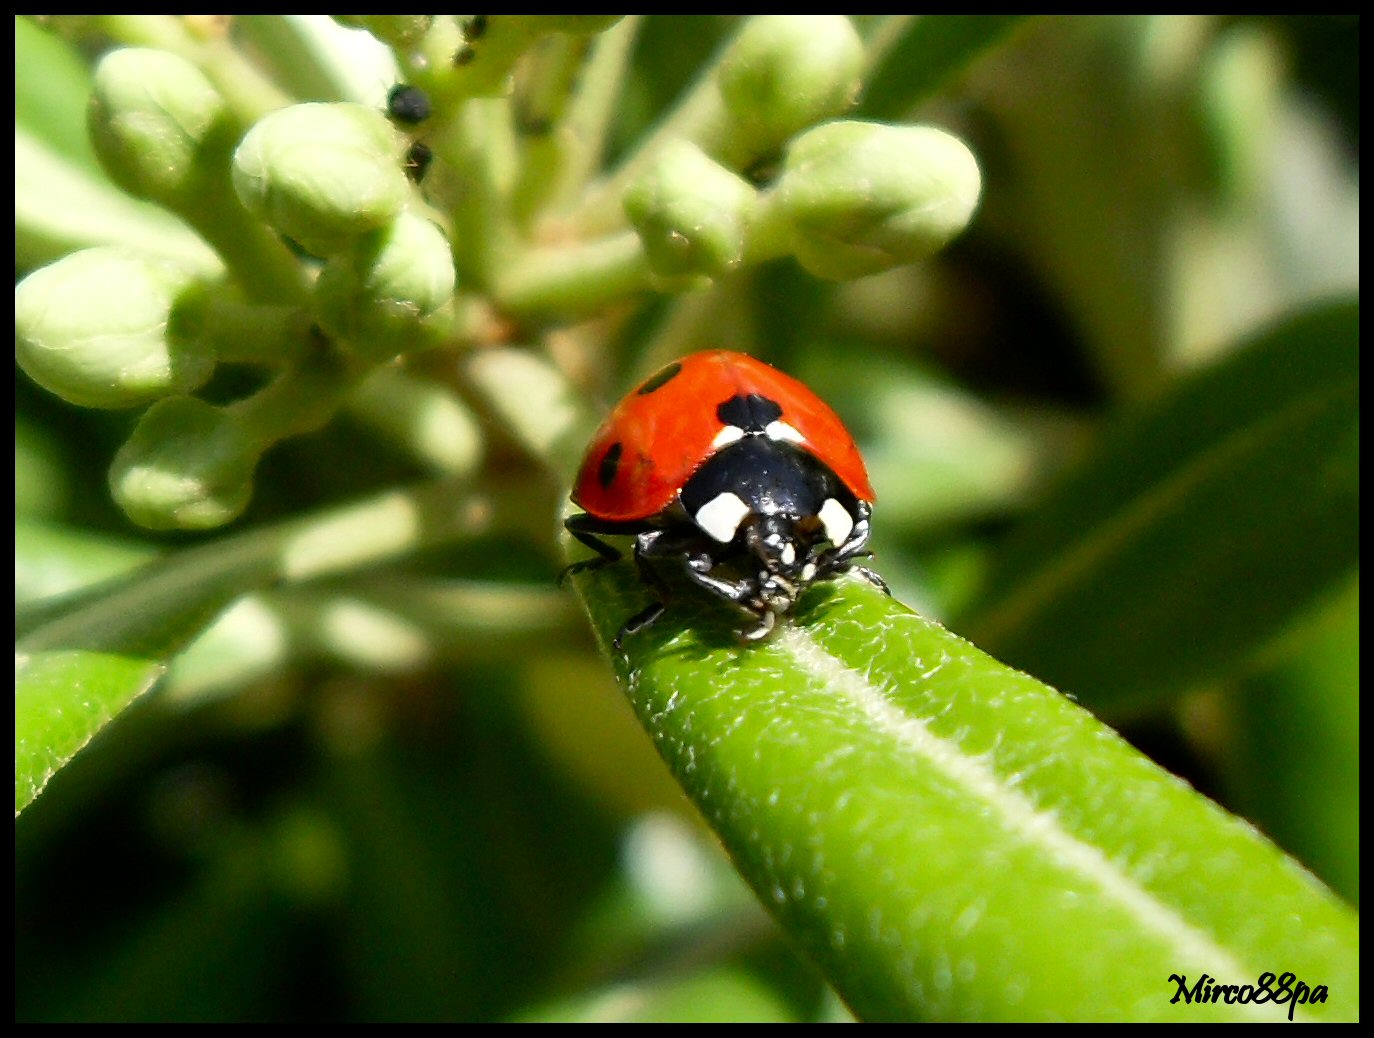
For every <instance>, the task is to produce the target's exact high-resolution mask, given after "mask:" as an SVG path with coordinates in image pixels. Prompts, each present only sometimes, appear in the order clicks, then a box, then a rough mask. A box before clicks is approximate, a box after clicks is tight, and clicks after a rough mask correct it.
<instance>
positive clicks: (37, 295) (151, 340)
mask: <svg viewBox="0 0 1374 1038" xmlns="http://www.w3.org/2000/svg"><path fill="white" fill-rule="evenodd" d="M201 277H203V275H199V274H197V273H195V272H192V271H190V270H188V269H186V268H184V267H182V266H179V265H177V264H175V263H172V262H169V261H167V260H164V259H156V258H153V257H150V256H144V255H141V254H139V253H135V252H132V251H131V250H128V249H124V248H121V247H119V246H114V245H104V246H99V247H97V248H94V249H84V250H82V251H81V252H74V253H72V254H71V255H69V256H65V257H63V258H62V259H60V260H58V261H57V262H56V263H53V264H51V265H49V266H47V267H43V268H42V269H40V270H36V271H34V272H33V273H32V274H30V275H29V276H28V277H26V278H25V279H24V280H23V281H21V282H20V283H19V285H18V286H17V287H16V288H15V290H14V332H15V335H14V339H15V359H16V360H17V361H18V363H19V366H20V367H21V368H23V369H24V371H25V373H26V374H28V376H29V377H30V378H31V379H33V380H34V381H35V382H37V383H38V384H39V385H40V386H42V387H43V388H44V389H46V390H48V391H49V392H51V393H54V394H56V395H57V396H60V397H61V398H62V399H63V400H66V401H68V402H69V403H73V404H77V405H79V406H81V407H110V408H117V407H135V406H137V405H139V404H145V403H148V402H149V401H152V400H156V399H158V398H159V397H163V396H168V395H171V394H173V393H188V392H190V391H191V390H193V389H195V388H196V387H198V386H200V385H201V384H203V383H204V382H205V380H206V379H208V378H209V377H210V375H211V373H212V372H213V371H214V368H215V357H214V354H213V352H212V351H211V350H210V349H209V347H207V346H206V345H204V344H203V343H200V342H197V341H193V340H191V339H190V338H188V337H187V336H186V335H185V334H183V333H182V331H181V329H182V328H184V327H187V326H188V322H187V321H186V320H185V316H186V313H187V311H190V310H194V308H195V306H196V304H197V303H198V300H199V297H200V295H201V292H202V291H203V282H202V281H201V280H200V279H201Z"/></svg>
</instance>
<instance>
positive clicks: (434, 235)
mask: <svg viewBox="0 0 1374 1038" xmlns="http://www.w3.org/2000/svg"><path fill="white" fill-rule="evenodd" d="M453 286H454V273H453V254H452V252H450V250H449V244H448V239H447V238H445V237H444V233H443V231H441V230H440V229H439V228H438V227H436V226H435V225H434V224H432V223H430V222H429V221H428V220H425V219H422V218H421V217H418V216H414V215H412V214H410V213H402V214H401V215H400V216H398V217H397V218H396V219H395V220H394V221H392V223H390V224H389V225H388V226H386V227H384V228H382V229H381V230H377V231H372V232H370V233H369V234H366V235H364V236H363V237H361V238H359V239H358V240H357V241H355V242H354V243H353V245H352V247H351V248H350V249H348V251H346V252H342V253H340V254H338V255H336V256H334V257H333V258H332V259H330V261H329V262H328V263H327V264H326V265H325V268H324V270H323V271H322V272H321V273H320V277H319V280H318V281H317V282H316V285H315V300H316V305H317V310H318V314H319V321H320V326H321V327H322V328H323V329H324V330H325V331H326V332H328V333H329V334H330V335H331V336H334V337H335V338H338V339H343V340H345V341H347V342H348V343H350V344H351V345H353V346H354V347H355V348H357V347H361V348H363V349H365V350H366V351H367V352H368V353H369V354H373V355H376V356H379V357H394V356H395V355H396V354H398V353H404V352H406V350H407V348H408V347H411V346H414V345H415V340H416V325H417V323H418V322H419V321H420V319H421V318H423V317H427V316H428V315H430V314H432V313H433V312H434V311H435V310H437V309H439V307H441V306H442V305H443V304H444V303H445V302H447V301H448V300H449V299H451V298H452V296H453Z"/></svg>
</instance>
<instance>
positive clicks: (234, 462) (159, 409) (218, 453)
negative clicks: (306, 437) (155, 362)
mask: <svg viewBox="0 0 1374 1038" xmlns="http://www.w3.org/2000/svg"><path fill="white" fill-rule="evenodd" d="M258 453H259V450H258V445H257V444H256V443H255V442H254V441H253V440H252V439H250V438H249V437H247V436H246V435H244V434H243V433H242V432H241V430H240V429H239V428H238V425H237V424H236V423H235V421H234V420H233V418H232V416H231V415H229V414H228V413H227V412H226V411H224V410H222V409H220V408H218V407H215V406H213V405H211V404H207V403H205V401H203V400H197V399H195V398H194V397H189V396H178V397H171V398H169V399H167V400H162V401H160V402H158V403H156V404H154V405H153V406H152V407H150V408H149V409H148V410H147V412H146V413H145V414H144V415H143V417H142V418H141V419H140V420H139V423H138V425H137V427H135V429H134V432H133V435H132V436H130V437H129V439H128V441H127V442H126V443H125V444H124V446H123V447H121V448H120V449H119V453H117V454H116V455H115V459H114V462H113V464H112V465H111V466H110V489H111V491H112V492H113V493H114V497H115V500H116V501H118V502H119V507H120V508H122V509H124V512H125V514H127V515H128V516H129V518H130V519H132V520H133V521H134V522H136V523H138V524H139V525H141V526H146V527H148V528H149V529H153V530H171V529H181V530H207V529H211V528H212V527H216V526H223V525H224V524H225V523H227V522H229V521H230V520H232V519H234V518H236V517H237V516H238V515H239V514H240V513H241V512H242V511H243V510H244V508H246V507H247V505H248V501H249V498H250V497H251V496H252V491H253V469H254V467H255V466H256V465H257V461H258Z"/></svg>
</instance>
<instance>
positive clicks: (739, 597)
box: [682, 552, 758, 613]
mask: <svg viewBox="0 0 1374 1038" xmlns="http://www.w3.org/2000/svg"><path fill="white" fill-rule="evenodd" d="M715 564H716V560H715V559H713V558H711V556H710V555H708V554H707V553H706V552H699V553H698V554H695V555H684V556H683V559H682V567H683V569H684V570H685V571H686V573H687V576H688V577H690V578H691V580H692V583H694V584H697V585H698V586H700V587H703V588H705V589H706V590H707V591H709V592H711V593H712V594H713V595H719V596H720V597H721V598H723V599H725V600H726V601H727V602H734V603H735V604H736V605H743V606H745V608H749V607H748V606H747V605H746V603H747V602H748V601H749V599H751V598H754V597H756V596H757V594H758V589H757V587H756V585H755V583H754V581H752V580H738V581H734V582H731V581H728V580H721V579H720V578H719V577H713V576H711V570H712V568H713V567H714V566H715ZM749 611H750V612H751V613H752V612H753V611H754V610H753V609H749Z"/></svg>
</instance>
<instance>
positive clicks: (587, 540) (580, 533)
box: [558, 512, 634, 585]
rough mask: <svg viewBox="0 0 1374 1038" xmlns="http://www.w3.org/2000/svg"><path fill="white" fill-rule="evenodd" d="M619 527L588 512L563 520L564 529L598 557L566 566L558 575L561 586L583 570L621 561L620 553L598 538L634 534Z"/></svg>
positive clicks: (580, 560)
mask: <svg viewBox="0 0 1374 1038" xmlns="http://www.w3.org/2000/svg"><path fill="white" fill-rule="evenodd" d="M617 525H618V524H615V523H607V522H605V521H603V520H600V519H594V518H592V517H591V516H590V515H588V514H587V513H586V512H582V513H580V514H578V515H570V516H568V518H567V519H565V520H563V529H565V530H567V531H568V532H569V533H570V534H572V535H573V536H574V537H576V538H577V539H578V540H579V541H581V542H582V543H583V544H585V545H586V546H587V547H588V548H591V549H592V551H594V552H596V555H597V557H596V558H594V559H579V560H578V561H577V562H574V563H571V564H570V565H567V566H564V567H563V570H562V572H561V573H559V574H558V583H559V584H560V585H561V584H563V583H564V582H565V581H567V579H568V578H569V577H570V576H572V575H573V574H574V573H581V572H582V571H583V570H588V569H600V568H601V567H602V566H607V565H610V564H611V563H612V562H619V561H620V558H621V554H620V551H619V550H618V549H617V548H615V547H613V546H612V545H609V544H607V543H606V542H605V541H603V540H602V539H601V538H600V537H598V536H597V534H612V535H613V534H617V533H621V532H625V533H633V532H634V531H633V530H624V531H622V530H621V529H618V528H617Z"/></svg>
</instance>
